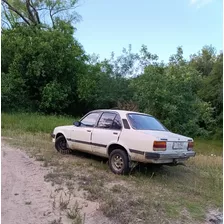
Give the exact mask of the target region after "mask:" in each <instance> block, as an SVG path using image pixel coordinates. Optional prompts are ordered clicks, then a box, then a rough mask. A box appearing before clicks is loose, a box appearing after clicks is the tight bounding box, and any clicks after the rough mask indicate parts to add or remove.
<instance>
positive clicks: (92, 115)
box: [51, 110, 195, 174]
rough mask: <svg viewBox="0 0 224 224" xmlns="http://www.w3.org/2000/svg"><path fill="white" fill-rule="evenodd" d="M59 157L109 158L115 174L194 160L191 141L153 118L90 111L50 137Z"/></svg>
mask: <svg viewBox="0 0 224 224" xmlns="http://www.w3.org/2000/svg"><path fill="white" fill-rule="evenodd" d="M51 136H52V138H53V139H52V141H53V142H55V148H56V149H57V151H59V152H61V153H69V152H70V151H71V150H80V151H83V152H87V153H91V154H95V155H98V156H102V157H106V158H109V167H110V169H111V171H112V172H114V173H115V174H126V173H128V172H129V169H130V166H131V162H132V161H135V162H142V163H156V164H176V163H179V162H182V161H185V160H187V159H188V158H189V157H193V156H195V152H194V151H193V139H192V138H189V137H186V136H182V135H179V134H175V133H172V132H170V131H169V130H167V129H166V128H165V127H164V126H163V125H162V124H161V123H160V122H159V121H158V120H157V119H156V118H155V117H153V116H151V115H148V114H143V113H139V112H133V111H125V110H94V111H91V112H89V113H87V114H86V115H85V116H84V117H83V118H81V119H80V121H76V122H74V123H73V125H70V126H59V127H56V128H55V129H54V131H53V133H52V134H51Z"/></svg>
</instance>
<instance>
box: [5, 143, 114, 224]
mask: <svg viewBox="0 0 224 224" xmlns="http://www.w3.org/2000/svg"><path fill="white" fill-rule="evenodd" d="M1 147H2V152H1V153H2V164H1V169H2V192H1V195H2V202H1V203H2V204H1V205H2V210H1V215H2V223H7V224H24V223H26V224H34V223H35V224H38V223H41V224H42V223H43V224H45V223H48V224H49V223H52V224H53V223H54V224H59V223H63V224H64V223H72V221H74V220H70V219H69V218H67V210H66V211H63V210H62V209H60V208H59V206H57V203H59V202H58V201H59V197H62V195H63V197H66V195H68V193H67V194H66V191H63V194H62V192H60V189H59V190H57V189H56V187H55V186H52V185H51V184H50V183H47V182H45V181H44V176H45V175H46V174H47V173H48V172H49V169H50V168H48V167H43V166H41V165H40V163H39V162H37V161H35V160H34V159H32V158H29V156H28V155H26V154H25V153H24V152H23V151H21V150H19V149H16V148H12V147H11V146H9V145H8V144H7V143H6V142H4V140H3V141H2V145H1ZM63 200H64V201H66V199H63ZM75 201H78V204H79V205H80V210H81V214H84V213H85V223H86V224H94V223H98V224H103V223H105V224H106V223H111V222H110V221H109V220H108V219H107V218H106V217H104V216H103V215H102V214H101V212H100V211H99V210H98V209H99V204H98V203H97V202H91V201H87V200H85V199H84V198H82V197H80V196H79V195H77V196H76V197H73V198H71V199H70V202H69V205H68V206H71V207H72V203H73V205H74V204H75Z"/></svg>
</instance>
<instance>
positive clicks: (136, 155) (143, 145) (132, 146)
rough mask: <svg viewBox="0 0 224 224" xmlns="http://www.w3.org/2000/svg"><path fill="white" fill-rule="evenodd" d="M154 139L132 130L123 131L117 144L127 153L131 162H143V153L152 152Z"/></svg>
mask: <svg viewBox="0 0 224 224" xmlns="http://www.w3.org/2000/svg"><path fill="white" fill-rule="evenodd" d="M154 141H155V137H153V136H150V135H146V134H144V133H140V132H138V131H136V130H133V129H129V130H127V129H123V130H122V132H121V135H120V138H119V144H121V145H123V146H124V147H125V148H126V149H127V150H128V152H129V155H130V156H131V159H132V160H133V161H139V162H141V161H142V162H143V161H145V155H144V152H146V151H153V142H154Z"/></svg>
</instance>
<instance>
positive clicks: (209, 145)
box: [2, 113, 223, 156]
mask: <svg viewBox="0 0 224 224" xmlns="http://www.w3.org/2000/svg"><path fill="white" fill-rule="evenodd" d="M78 119H79V118H73V117H68V116H67V117H66V116H56V115H51V116H50V115H40V114H37V113H12V114H8V113H2V133H3V135H9V134H10V132H11V131H13V132H17V133H18V132H19V133H21V132H30V133H51V132H52V131H53V129H54V128H55V127H57V126H61V125H72V124H73V122H74V121H76V120H78ZM8 133H9V134H8ZM180 134H181V133H180ZM195 151H196V152H197V154H203V155H211V154H213V155H216V156H222V152H223V149H222V141H221V140H220V141H218V140H202V139H195Z"/></svg>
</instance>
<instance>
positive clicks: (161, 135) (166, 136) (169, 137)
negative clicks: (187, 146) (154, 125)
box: [141, 130, 193, 141]
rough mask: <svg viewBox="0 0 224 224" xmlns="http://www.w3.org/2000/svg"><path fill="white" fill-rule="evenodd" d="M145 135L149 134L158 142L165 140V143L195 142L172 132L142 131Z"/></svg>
mask: <svg viewBox="0 0 224 224" xmlns="http://www.w3.org/2000/svg"><path fill="white" fill-rule="evenodd" d="M141 132H142V133H144V134H148V135H151V136H154V137H155V138H157V139H158V140H165V141H188V140H193V139H192V138H189V137H187V136H183V135H179V134H175V133H172V132H170V131H153V130H144V131H143V130H142V131H141Z"/></svg>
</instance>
